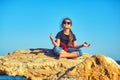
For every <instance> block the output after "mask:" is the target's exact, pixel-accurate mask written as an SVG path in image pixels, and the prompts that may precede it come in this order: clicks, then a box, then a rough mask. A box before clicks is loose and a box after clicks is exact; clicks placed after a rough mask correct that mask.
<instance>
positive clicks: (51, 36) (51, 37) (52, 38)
mask: <svg viewBox="0 0 120 80" xmlns="http://www.w3.org/2000/svg"><path fill="white" fill-rule="evenodd" d="M50 39H51V40H52V41H53V40H54V37H53V35H52V33H51V34H50Z"/></svg>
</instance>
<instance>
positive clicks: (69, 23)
mask: <svg viewBox="0 0 120 80" xmlns="http://www.w3.org/2000/svg"><path fill="white" fill-rule="evenodd" d="M63 24H68V25H70V24H71V22H63Z"/></svg>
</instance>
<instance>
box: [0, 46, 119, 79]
mask: <svg viewBox="0 0 120 80" xmlns="http://www.w3.org/2000/svg"><path fill="white" fill-rule="evenodd" d="M5 74H7V75H13V76H16V75H20V76H24V77H26V78H28V80H120V65H118V64H117V63H116V62H115V61H114V60H113V59H111V58H109V57H106V56H104V55H101V54H98V55H89V54H83V56H81V57H78V58H75V59H66V58H60V59H58V57H57V56H55V55H54V54H53V52H52V50H50V49H41V48H40V49H30V50H16V51H15V52H12V53H8V54H7V55H5V56H0V75H5Z"/></svg>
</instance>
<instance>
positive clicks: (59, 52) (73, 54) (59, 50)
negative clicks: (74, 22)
mask: <svg viewBox="0 0 120 80" xmlns="http://www.w3.org/2000/svg"><path fill="white" fill-rule="evenodd" d="M53 50H54V53H55V54H56V55H59V57H60V58H76V57H77V56H78V52H77V51H73V52H66V51H64V50H63V49H62V48H61V47H54V49H53Z"/></svg>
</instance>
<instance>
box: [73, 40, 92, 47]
mask: <svg viewBox="0 0 120 80" xmlns="http://www.w3.org/2000/svg"><path fill="white" fill-rule="evenodd" d="M89 46H90V44H89V43H87V42H84V43H83V44H81V45H77V43H76V41H74V42H73V47H74V48H82V47H89Z"/></svg>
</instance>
